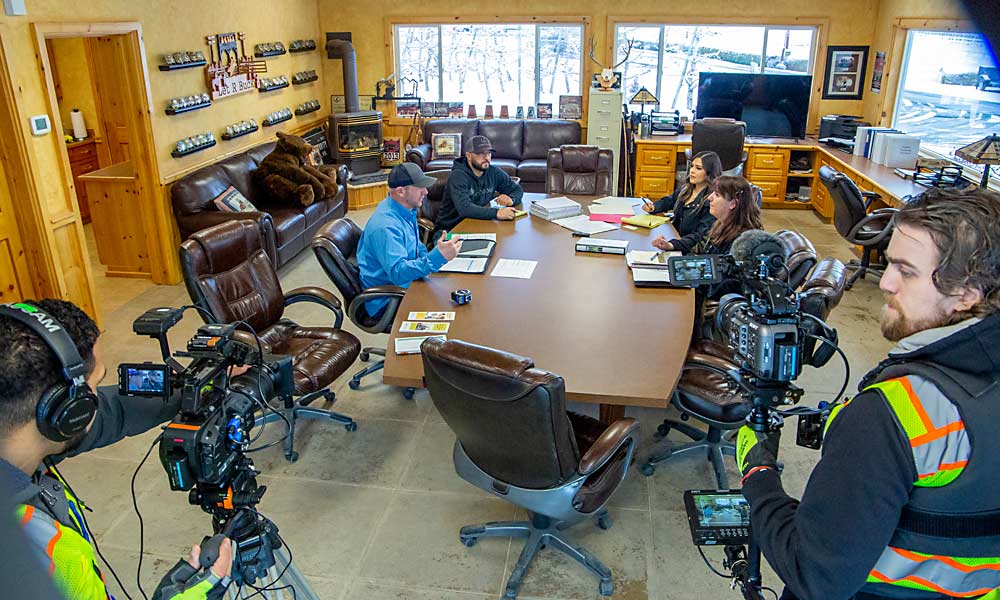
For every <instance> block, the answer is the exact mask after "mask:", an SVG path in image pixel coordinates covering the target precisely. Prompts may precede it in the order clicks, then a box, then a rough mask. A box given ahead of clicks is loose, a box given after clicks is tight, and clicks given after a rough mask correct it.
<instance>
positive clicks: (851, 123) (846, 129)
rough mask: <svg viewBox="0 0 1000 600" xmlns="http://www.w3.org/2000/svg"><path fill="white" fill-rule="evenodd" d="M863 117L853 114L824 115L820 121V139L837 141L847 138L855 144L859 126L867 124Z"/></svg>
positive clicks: (822, 140)
mask: <svg viewBox="0 0 1000 600" xmlns="http://www.w3.org/2000/svg"><path fill="white" fill-rule="evenodd" d="M865 125H868V123H865V122H864V121H862V120H861V117H858V116H853V115H823V118H822V119H820V122H819V141H821V142H824V141H826V140H827V139H829V138H832V139H833V140H835V141H840V140H846V141H849V142H850V143H851V145H852V146H853V145H854V136H855V135H856V134H857V132H858V127H859V126H865Z"/></svg>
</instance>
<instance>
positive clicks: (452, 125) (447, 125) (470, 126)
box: [424, 119, 479, 170]
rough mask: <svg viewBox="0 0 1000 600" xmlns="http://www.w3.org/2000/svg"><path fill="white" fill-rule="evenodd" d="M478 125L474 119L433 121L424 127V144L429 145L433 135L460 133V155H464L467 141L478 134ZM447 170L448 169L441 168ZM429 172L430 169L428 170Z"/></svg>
mask: <svg viewBox="0 0 1000 600" xmlns="http://www.w3.org/2000/svg"><path fill="white" fill-rule="evenodd" d="M478 123H479V121H478V120H476V119H434V120H432V121H428V122H427V124H425V125H424V143H425V144H429V143H431V136H432V135H434V134H435V133H461V134H462V154H465V151H466V147H467V146H468V145H469V140H470V139H471V138H472V137H473V136H474V135H476V134H477V133H478ZM435 168H442V167H435ZM443 168H448V167H443ZM428 170H430V168H428Z"/></svg>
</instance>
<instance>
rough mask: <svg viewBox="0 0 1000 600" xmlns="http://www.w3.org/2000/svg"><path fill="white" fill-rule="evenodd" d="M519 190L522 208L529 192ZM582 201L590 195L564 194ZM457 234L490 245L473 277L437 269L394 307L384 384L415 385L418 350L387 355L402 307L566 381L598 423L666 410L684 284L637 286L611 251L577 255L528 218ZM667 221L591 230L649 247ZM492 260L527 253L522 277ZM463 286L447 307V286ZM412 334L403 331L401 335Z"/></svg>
mask: <svg viewBox="0 0 1000 600" xmlns="http://www.w3.org/2000/svg"><path fill="white" fill-rule="evenodd" d="M544 197H545V195H544V194H525V204H526V208H527V205H528V203H529V202H530V200H531V199H533V198H544ZM573 199H575V200H577V201H578V202H580V203H581V204H589V203H590V200H592V198H589V197H579V196H573ZM454 231H455V232H456V233H496V234H497V247H496V249H495V251H494V253H493V257H492V258H491V259H490V263H489V265H488V266H487V269H486V272H485V273H483V274H481V275H469V274H455V273H438V274H435V275H431V276H430V277H428V278H427V279H426V280H423V281H415V282H413V284H412V285H411V286H410V289H409V291H407V293H406V297H405V298H404V299H403V302H402V304H401V305H400V307H399V311H398V312H397V314H396V322H395V323H394V324H393V333H392V335H390V339H389V345H388V351H387V353H386V360H385V374H384V376H383V379H384V381H385V382H386V383H389V384H392V385H399V386H408V387H423V363H422V362H421V357H420V355H410V356H397V355H396V354H394V353H393V348H394V347H395V338H396V337H397V336H398V335H399V334H398V330H399V326H400V324H401V323H402V322H403V321H405V320H406V317H407V316H408V315H409V313H410V311H440V310H447V311H455V313H456V315H455V320H454V321H453V322H452V324H451V328H450V330H449V331H448V333H447V336H448V339H459V340H464V341H467V342H472V343H476V344H481V345H483V346H489V347H493V348H498V349H500V350H506V351H508V352H513V353H516V354H520V355H522V356H527V357H530V358H532V359H533V360H534V361H535V365H536V366H538V367H539V368H542V369H546V370H548V371H552V372H553V373H557V374H559V375H561V376H562V377H563V378H564V379H565V380H566V393H567V398H569V399H570V400H574V401H578V402H591V403H598V404H601V405H602V411H601V415H602V420H604V421H605V422H607V421H610V420H613V418H615V416H618V415H620V414H622V413H624V410H625V409H624V407H625V406H651V407H660V408H665V407H666V406H667V404H668V397H669V394H670V391H671V390H672V389H673V387H674V385H675V384H676V383H677V380H678V378H679V376H680V371H681V365H682V364H683V362H684V357H685V356H686V355H687V349H688V345H689V340H690V334H691V327H692V324H693V321H694V293H693V292H692V291H691V290H672V289H654V288H637V287H635V286H634V285H633V284H632V276H631V273H630V272H629V270H628V268H627V267H626V266H625V260H624V257H622V256H618V255H606V254H592V253H577V252H576V251H575V250H574V247H575V245H576V244H575V242H576V240H577V239H578V238H575V237H572V235H571V234H570V231H569V230H568V229H564V228H562V227H559V226H558V225H554V224H552V223H549V222H548V221H545V220H543V219H540V218H538V217H534V216H531V215H528V216H525V217H521V218H519V219H517V220H516V221H513V222H511V221H480V220H473V219H466V220H464V221H462V223H460V224H459V225H458V226H457V227H456V228H455V230H454ZM673 234H674V231H673V228H672V227H671V226H670V225H663V226H661V227H658V228H657V229H655V230H653V231H650V230H647V229H642V228H637V229H636V230H634V231H629V230H625V229H619V230H616V231H610V232H607V233H602V234H599V235H598V236H595V237H606V238H613V239H627V240H629V241H630V242H631V244H630V248H632V249H647V248H651V246H650V242H651V241H652V240H653V238H655V237H656V236H658V235H667V236H668V237H670V236H671V235H673ZM501 258H509V259H524V260H535V261H538V264H537V265H536V267H535V271H534V273H533V274H532V276H531V279H510V278H505V277H491V276H490V272H491V271H492V270H493V267H494V266H495V265H496V264H497V261H498V260H499V259H501ZM459 288H466V289H468V290H471V291H472V302H471V303H469V304H466V305H464V306H456V305H455V304H453V303H452V301H451V292H452V291H453V290H456V289H459ZM412 335H413V334H403V336H404V337H409V336H412Z"/></svg>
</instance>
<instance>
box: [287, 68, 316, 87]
mask: <svg viewBox="0 0 1000 600" xmlns="http://www.w3.org/2000/svg"><path fill="white" fill-rule="evenodd" d="M317 79H319V75H317V74H316V71H315V70H314V69H309V70H308V71H299V72H298V73H296V74H294V75H292V85H302V84H303V83H309V82H310V81H316V80H317Z"/></svg>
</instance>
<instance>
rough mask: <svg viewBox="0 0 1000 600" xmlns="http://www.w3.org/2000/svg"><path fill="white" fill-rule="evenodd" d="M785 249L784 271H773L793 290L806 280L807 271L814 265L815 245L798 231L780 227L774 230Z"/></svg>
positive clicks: (815, 257)
mask: <svg viewBox="0 0 1000 600" xmlns="http://www.w3.org/2000/svg"><path fill="white" fill-rule="evenodd" d="M774 235H775V237H777V238H778V240H780V241H781V245H782V246H783V247H784V249H785V256H786V258H785V272H784V273H781V274H779V273H775V276H776V277H780V278H782V279H784V280H785V281H786V282H787V283H788V285H789V286H791V288H792V289H793V290H797V289H799V286H801V285H802V282H803V281H805V280H806V277H807V276H808V275H809V271H812V268H813V267H814V266H816V259H817V256H816V247H815V246H813V245H812V242H810V241H809V239H808V238H806V236H804V235H802V234H801V233H799V232H798V231H791V230H789V229H781V230H778V231H776V232H774Z"/></svg>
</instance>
